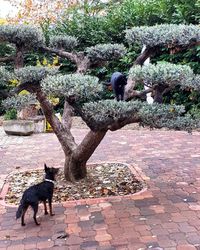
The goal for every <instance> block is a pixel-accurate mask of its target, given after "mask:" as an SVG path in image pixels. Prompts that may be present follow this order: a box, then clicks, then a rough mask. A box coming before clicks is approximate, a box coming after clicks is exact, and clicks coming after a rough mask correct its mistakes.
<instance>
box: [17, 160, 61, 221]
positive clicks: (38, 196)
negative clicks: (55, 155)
mask: <svg viewBox="0 0 200 250" xmlns="http://www.w3.org/2000/svg"><path fill="white" fill-rule="evenodd" d="M44 169H45V180H44V181H43V182H41V183H39V184H37V185H34V186H31V187H29V188H28V189H26V190H25V192H24V194H23V196H22V199H21V201H20V205H19V208H18V210H17V212H16V219H18V218H20V217H21V225H22V226H25V223H24V216H25V213H26V211H27V209H28V207H29V206H31V207H32V209H33V211H34V215H33V219H34V221H35V224H36V225H40V223H38V222H37V219H36V214H37V212H38V204H39V201H42V202H43V203H44V214H48V212H47V205H46V200H48V203H49V210H50V215H51V216H53V215H54V214H53V213H52V197H53V189H54V180H55V175H56V174H57V173H58V169H56V168H48V167H47V166H46V164H44Z"/></svg>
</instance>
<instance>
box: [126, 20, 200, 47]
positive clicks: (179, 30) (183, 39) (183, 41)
mask: <svg viewBox="0 0 200 250" xmlns="http://www.w3.org/2000/svg"><path fill="white" fill-rule="evenodd" d="M126 39H127V40H128V42H129V43H135V42H138V43H140V44H142V45H143V44H145V45H146V46H149V47H154V46H162V45H180V46H182V45H188V44H189V43H190V42H191V41H199V40H200V27H199V26H198V25H184V24H179V25H177V24H161V25H155V26H140V27H134V28H132V29H129V30H126Z"/></svg>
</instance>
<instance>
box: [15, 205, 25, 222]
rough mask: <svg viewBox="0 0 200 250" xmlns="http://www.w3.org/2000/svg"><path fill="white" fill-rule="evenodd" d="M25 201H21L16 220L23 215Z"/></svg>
mask: <svg viewBox="0 0 200 250" xmlns="http://www.w3.org/2000/svg"><path fill="white" fill-rule="evenodd" d="M23 207H24V206H23V203H20V205H19V207H18V209H17V212H16V220H17V219H19V218H20V217H21V216H22V212H23Z"/></svg>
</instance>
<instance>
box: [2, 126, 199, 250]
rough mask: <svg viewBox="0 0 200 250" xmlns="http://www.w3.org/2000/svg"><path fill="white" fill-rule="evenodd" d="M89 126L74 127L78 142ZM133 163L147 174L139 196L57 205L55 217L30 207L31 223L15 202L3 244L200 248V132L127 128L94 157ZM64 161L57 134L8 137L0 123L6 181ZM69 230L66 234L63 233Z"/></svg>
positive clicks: (72, 249)
mask: <svg viewBox="0 0 200 250" xmlns="http://www.w3.org/2000/svg"><path fill="white" fill-rule="evenodd" d="M85 133H86V130H81V131H80V130H77V129H74V130H73V134H74V135H75V138H76V140H77V141H80V140H81V138H82V137H83V136H84V134H85ZM102 161H103V162H105V161H109V162H112V161H115V162H126V163H129V164H131V165H132V166H134V167H136V169H139V171H141V172H142V173H143V175H144V176H146V182H147V185H148V189H147V190H146V191H145V192H143V193H141V194H139V195H135V196H131V197H128V198H126V197H123V198H115V199H111V200H109V199H108V200H103V199H100V200H97V199H96V200H90V201H87V202H77V203H65V204H62V205H61V204H57V205H54V210H55V213H56V215H55V216H54V217H49V216H48V215H47V216H44V215H43V214H42V211H40V212H39V214H40V215H41V216H40V221H41V226H39V227H37V226H35V224H34V222H33V220H32V218H31V212H30V213H29V215H28V216H27V218H26V222H27V226H26V227H21V226H20V222H19V221H16V220H15V212H16V208H15V207H5V206H2V205H1V206H0V248H1V249H7V250H11V249H17V250H20V249H60V250H62V249H63V250H64V249H65V250H68V249H69V250H78V249H85V250H95V249H97V250H114V249H117V250H136V249H138V250H139V249H140V250H142V249H157V250H159V249H166V250H173V249H178V250H190V249H191V250H192V249H200V193H199V190H200V133H198V132H195V133H193V135H190V134H188V133H185V132H170V131H156V130H155V131H149V130H145V131H143V130H139V131H131V130H120V131H117V132H112V133H111V132H110V133H108V134H107V136H106V138H105V139H104V140H103V142H102V143H101V145H100V146H99V148H98V149H97V150H96V152H95V154H94V155H93V156H92V158H91V160H90V162H102ZM44 162H46V163H47V164H48V165H50V166H62V165H63V162H64V155H63V153H62V151H61V148H60V145H59V143H58V142H57V139H56V137H55V135H54V134H35V135H33V136H31V137H15V136H12V137H11V136H9V137H8V136H6V135H5V134H4V133H3V131H2V129H1V128H0V175H1V181H0V185H1V184H2V181H3V180H4V178H5V177H6V175H7V174H8V173H10V172H11V171H14V170H15V169H16V168H18V167H20V168H21V169H32V168H41V167H42V166H43V164H44ZM64 232H67V233H69V237H68V238H66V239H61V238H58V237H59V236H61V235H63V233H64Z"/></svg>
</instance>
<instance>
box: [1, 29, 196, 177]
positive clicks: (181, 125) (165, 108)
mask: <svg viewBox="0 0 200 250" xmlns="http://www.w3.org/2000/svg"><path fill="white" fill-rule="evenodd" d="M26 28H27V30H29V27H28V26H27V27H26ZM5 29H6V30H7V31H6V33H3V32H2V33H0V34H6V35H1V36H2V37H4V40H5V39H6V37H7V41H8V42H12V43H15V38H14V33H13V30H12V29H15V28H14V27H12V28H10V33H9V28H8V27H6V28H5ZM2 30H3V28H2ZM16 30H17V31H18V30H19V31H18V33H19V34H21V32H23V30H24V27H22V30H21V31H20V27H18V26H17V27H16ZM29 32H30V33H29ZM26 34H27V36H26V37H27V38H26V37H24V39H25V40H26V39H27V40H26V41H25V40H23V39H21V40H20V39H17V41H18V42H19V41H21V42H19V44H17V46H18V45H19V46H22V47H24V48H29V46H28V44H26V43H27V42H28V41H29V40H28V38H29V36H28V34H30V36H31V37H33V35H34V34H35V35H34V37H35V39H36V41H37V42H35V43H34V42H32V47H34V46H35V45H36V49H40V50H41V51H45V52H49V53H52V54H56V55H58V56H60V57H63V58H67V59H68V60H71V61H72V62H74V63H75V64H76V72H75V73H72V74H61V73H60V72H59V69H58V68H48V67H37V66H32V67H24V68H23V67H22V68H20V69H16V70H15V71H14V72H10V73H9V74H10V75H13V74H14V76H15V78H16V79H17V81H18V82H19V84H18V86H17V88H16V90H17V92H20V91H21V90H28V91H29V92H30V93H32V94H34V95H35V97H36V99H37V100H38V101H39V103H40V106H41V107H42V109H43V112H44V115H45V117H46V119H47V121H48V122H49V123H50V124H51V126H52V128H53V131H54V132H55V134H56V136H57V138H58V140H59V142H60V144H61V146H62V149H63V151H64V153H65V166H64V172H65V177H66V179H67V180H70V181H74V180H79V179H82V178H84V177H85V176H86V174H87V168H86V163H87V161H88V159H89V158H90V156H91V155H92V154H93V152H94V151H95V149H96V148H97V146H98V145H99V144H100V142H101V140H102V139H103V138H104V136H105V135H106V133H107V131H108V130H112V131H115V130H118V129H120V128H122V127H123V126H125V125H126V124H130V123H140V124H141V125H143V126H150V127H152V128H161V127H168V128H170V129H185V130H189V129H192V128H193V127H195V126H196V124H197V121H196V120H195V119H192V117H190V116H185V115H184V113H185V109H184V107H183V106H175V105H163V104H161V103H162V97H163V94H164V93H165V92H166V91H170V90H171V89H172V88H174V87H175V86H177V85H179V86H181V87H182V88H195V89H199V88H200V80H199V79H200V77H199V76H198V75H194V73H193V71H192V70H191V68H189V67H188V66H183V65H174V64H170V63H165V62H160V63H157V64H150V65H148V66H143V63H144V61H145V59H146V58H147V57H148V56H153V55H154V54H155V53H161V52H162V48H163V47H167V48H169V50H170V51H172V50H173V53H174V51H176V52H177V51H179V50H182V49H187V48H189V47H190V46H195V45H197V44H199V42H200V29H199V27H196V26H190V25H189V26H187V25H160V26H152V27H134V28H133V29H131V30H127V31H126V37H127V40H128V42H129V43H140V44H141V45H146V49H145V51H144V52H143V53H142V54H141V55H139V56H138V58H137V59H136V61H135V62H134V63H133V67H132V68H131V69H130V72H129V82H128V84H127V88H126V98H127V99H126V101H124V102H123V101H121V102H117V101H116V100H102V98H101V96H102V95H101V94H102V92H103V88H102V84H101V83H99V79H98V78H97V77H94V76H91V75H89V74H88V72H89V71H88V70H89V69H90V68H92V67H95V66H97V65H102V64H105V63H108V61H110V60H113V59H115V60H117V59H119V58H120V57H122V56H123V55H124V54H125V53H126V48H125V47H124V45H120V44H99V45H96V46H93V47H90V48H87V49H86V50H85V51H76V50H75V48H76V44H77V43H78V41H77V39H76V38H73V37H70V36H66V35H65V36H62V35H59V36H56V37H52V38H51V39H50V43H49V47H47V46H46V45H45V44H44V41H43V38H42V35H41V33H40V31H38V35H36V33H35V29H34V28H30V30H29V31H26ZM8 37H9V39H8ZM9 74H8V71H6V70H5V69H1V70H0V77H1V81H2V82H5V81H7V80H8V79H9ZM138 85H143V86H147V87H148V89H147V90H140V91H139V90H137V89H136V88H137V86H138ZM149 92H151V93H152V95H153V97H154V103H153V104H152V105H150V104H147V103H146V102H145V101H144V96H145V95H146V94H147V93H149ZM49 94H51V95H54V96H62V97H63V98H64V100H65V102H64V111H63V115H62V121H59V119H58V118H57V117H56V116H55V113H54V108H53V105H52V104H51V102H50V101H49V100H48V96H49ZM10 103H11V104H12V100H10ZM73 111H75V112H76V113H78V114H79V115H80V116H81V118H82V119H83V120H84V121H85V122H86V124H87V126H88V128H89V131H88V133H87V135H86V136H85V138H84V139H83V140H82V142H81V143H80V144H77V143H76V142H75V140H74V137H73V135H72V133H71V120H72V114H73Z"/></svg>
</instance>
